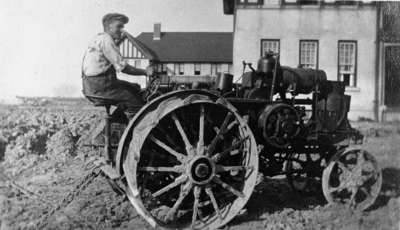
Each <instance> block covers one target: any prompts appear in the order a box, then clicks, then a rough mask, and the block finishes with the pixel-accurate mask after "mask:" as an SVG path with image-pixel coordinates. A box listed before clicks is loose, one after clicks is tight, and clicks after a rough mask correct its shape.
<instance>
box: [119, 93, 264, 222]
mask: <svg viewBox="0 0 400 230" xmlns="http://www.w3.org/2000/svg"><path fill="white" fill-rule="evenodd" d="M123 168H124V173H125V176H126V178H127V181H128V185H129V192H128V197H129V199H130V201H131V202H132V204H133V205H134V206H135V208H136V210H137V211H138V212H139V213H140V214H141V215H142V216H143V217H144V218H145V219H146V220H147V222H148V223H150V225H152V226H153V227H161V228H174V229H176V228H178V229H216V228H218V227H220V226H223V225H225V224H226V223H228V222H229V221H230V220H231V219H232V218H234V217H235V216H236V215H237V213H238V212H239V211H240V210H241V209H242V208H243V207H244V205H245V204H246V203H247V200H248V199H249V197H250V196H251V194H252V191H253V188H254V185H255V182H256V177H257V171H258V155H257V147H256V142H255V139H254V137H253V134H252V132H251V130H250V128H249V127H248V126H247V124H246V123H245V121H244V120H243V119H242V118H241V117H240V115H239V114H238V113H237V112H236V110H235V108H234V107H233V106H232V105H230V104H229V103H228V102H226V101H225V100H223V99H218V100H215V99H212V98H211V97H207V96H205V95H196V94H195V95H190V96H188V97H186V98H182V97H171V98H169V99H168V100H165V101H163V102H161V103H160V104H159V105H158V106H157V108H156V109H154V110H152V111H150V112H148V114H146V115H145V116H143V118H142V119H141V120H140V121H139V122H138V123H137V125H136V127H135V128H134V130H133V134H132V139H131V142H130V146H129V150H128V152H127V155H126V159H125V161H124V164H123Z"/></svg>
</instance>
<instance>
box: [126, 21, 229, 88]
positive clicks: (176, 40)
mask: <svg viewBox="0 0 400 230" xmlns="http://www.w3.org/2000/svg"><path fill="white" fill-rule="evenodd" d="M232 49H233V34H232V33H226V32H161V24H155V25H154V31H153V32H144V33H141V34H139V35H138V36H137V37H136V38H135V37H133V36H131V35H128V39H126V40H125V41H124V42H123V43H122V44H121V45H120V51H121V53H122V55H123V56H124V58H125V59H127V60H128V62H129V63H130V64H131V65H133V66H135V67H138V68H146V67H147V66H148V65H149V64H150V63H152V64H154V65H155V66H156V72H158V73H159V74H161V75H168V76H177V77H186V78H187V77H189V78H190V77H193V78H198V77H215V76H217V74H218V73H220V72H222V73H233V68H232V57H233V55H232ZM122 78H124V79H132V77H126V76H125V77H124V76H123V74H122ZM140 84H141V85H142V86H144V84H145V77H142V78H141V80H140Z"/></svg>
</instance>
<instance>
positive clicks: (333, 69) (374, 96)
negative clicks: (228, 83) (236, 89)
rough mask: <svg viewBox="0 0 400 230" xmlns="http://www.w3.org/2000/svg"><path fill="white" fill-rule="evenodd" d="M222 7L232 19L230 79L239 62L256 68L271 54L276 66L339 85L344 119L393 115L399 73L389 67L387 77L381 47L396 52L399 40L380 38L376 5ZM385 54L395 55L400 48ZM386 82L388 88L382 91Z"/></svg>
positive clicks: (239, 2)
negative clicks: (316, 72) (307, 71)
mask: <svg viewBox="0 0 400 230" xmlns="http://www.w3.org/2000/svg"><path fill="white" fill-rule="evenodd" d="M224 4H225V5H224V11H225V13H226V14H233V15H234V42H233V46H234V48H233V66H234V68H233V69H234V70H233V72H234V75H235V76H236V77H237V76H240V75H241V72H242V61H243V60H245V61H247V62H252V63H256V61H257V59H258V58H259V57H260V56H261V55H263V54H264V53H265V51H266V50H272V51H275V52H279V53H280V61H281V64H282V65H287V66H292V67H296V66H301V67H306V68H315V69H322V70H324V71H325V72H326V73H327V76H328V79H329V80H342V81H344V82H345V83H346V85H347V87H346V94H349V95H351V96H352V100H351V107H350V108H351V110H350V114H349V117H350V119H358V118H360V117H365V118H371V119H379V120H382V119H394V118H395V117H396V116H397V115H396V113H391V111H397V108H400V99H399V100H397V99H396V98H400V75H399V71H400V69H399V68H398V66H397V67H393V68H397V71H391V72H390V73H388V72H387V71H386V70H387V69H388V67H387V66H386V67H385V64H384V63H386V65H387V60H386V61H385V58H386V56H387V53H388V52H389V50H387V48H393V47H400V43H399V42H400V39H399V37H397V38H394V39H393V38H392V39H389V40H390V42H387V41H385V39H383V38H381V36H380V33H379V31H383V30H385V28H384V27H385V19H386V17H383V16H382V11H381V10H380V9H381V7H380V4H378V3H375V2H373V1H334V0H325V1H323V0H235V1H233V0H232V1H230V0H224ZM385 53H386V54H385ZM390 53H391V54H392V55H397V56H399V55H400V49H398V48H395V49H391V50H390ZM389 64H390V63H389ZM392 64H393V63H392ZM393 66H394V64H393ZM393 68H392V69H393ZM389 80H390V82H391V84H394V85H388V84H386V86H385V82H388V81H389ZM385 87H386V88H385ZM396 87H399V88H398V89H399V90H395V89H396ZM388 98H390V100H388Z"/></svg>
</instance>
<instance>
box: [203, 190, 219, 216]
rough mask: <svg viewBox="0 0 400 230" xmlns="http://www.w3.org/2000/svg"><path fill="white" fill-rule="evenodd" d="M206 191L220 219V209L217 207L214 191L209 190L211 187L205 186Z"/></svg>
mask: <svg viewBox="0 0 400 230" xmlns="http://www.w3.org/2000/svg"><path fill="white" fill-rule="evenodd" d="M206 193H207V195H208V197H210V200H211V203H212V205H213V207H214V210H215V212H216V213H217V215H218V218H219V219H220V220H222V215H221V211H220V210H219V208H218V204H217V200H215V196H214V193H213V192H212V190H211V187H207V188H206Z"/></svg>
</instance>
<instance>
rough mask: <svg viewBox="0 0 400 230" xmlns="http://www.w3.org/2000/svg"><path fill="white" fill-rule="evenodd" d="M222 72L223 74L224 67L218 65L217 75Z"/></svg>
mask: <svg viewBox="0 0 400 230" xmlns="http://www.w3.org/2000/svg"><path fill="white" fill-rule="evenodd" d="M221 72H222V65H221V64H219V65H217V74H219V73H221Z"/></svg>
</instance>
